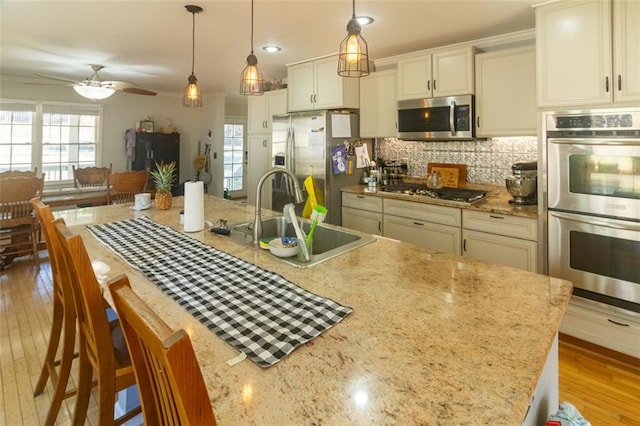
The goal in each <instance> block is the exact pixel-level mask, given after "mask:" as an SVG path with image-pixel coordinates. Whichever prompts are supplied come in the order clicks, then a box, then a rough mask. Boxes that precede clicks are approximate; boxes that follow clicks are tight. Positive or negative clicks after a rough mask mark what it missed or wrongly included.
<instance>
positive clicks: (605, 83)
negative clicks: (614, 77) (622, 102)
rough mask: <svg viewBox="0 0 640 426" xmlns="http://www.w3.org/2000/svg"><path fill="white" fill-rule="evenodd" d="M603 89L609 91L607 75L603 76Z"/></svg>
mask: <svg viewBox="0 0 640 426" xmlns="http://www.w3.org/2000/svg"><path fill="white" fill-rule="evenodd" d="M604 91H605V92H607V93H609V76H607V77H605V78H604Z"/></svg>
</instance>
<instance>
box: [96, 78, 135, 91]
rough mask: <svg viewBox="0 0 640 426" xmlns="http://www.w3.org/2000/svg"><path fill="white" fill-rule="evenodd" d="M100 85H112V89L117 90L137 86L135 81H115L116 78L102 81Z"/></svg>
mask: <svg viewBox="0 0 640 426" xmlns="http://www.w3.org/2000/svg"><path fill="white" fill-rule="evenodd" d="M100 86H102V87H110V88H112V89H115V90H124V89H128V88H130V87H136V85H135V84H133V83H129V82H127V81H115V80H113V81H112V80H108V81H102V82H101V83H100Z"/></svg>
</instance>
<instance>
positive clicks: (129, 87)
mask: <svg viewBox="0 0 640 426" xmlns="http://www.w3.org/2000/svg"><path fill="white" fill-rule="evenodd" d="M89 66H90V67H91V69H92V70H93V74H92V75H91V77H89V78H87V79H85V80H81V81H78V80H72V79H69V78H64V77H56V76H53V75H47V74H35V75H36V76H38V77H41V78H49V79H52V80H59V81H64V82H67V83H71V84H68V85H69V86H71V87H73V90H75V91H76V92H77V93H78V94H79V95H81V96H84V97H85V98H88V99H93V100H97V99H105V98H108V97H109V96H111V95H113V94H114V93H115V92H116V91H118V92H125V93H132V94H134V95H147V96H155V95H157V93H156V92H152V91H151V90H146V89H140V88H138V87H137V86H136V85H135V84H133V83H128V82H126V81H115V80H103V79H102V78H101V77H100V75H99V74H98V71H100V70H101V69H103V68H104V66H102V65H96V64H89Z"/></svg>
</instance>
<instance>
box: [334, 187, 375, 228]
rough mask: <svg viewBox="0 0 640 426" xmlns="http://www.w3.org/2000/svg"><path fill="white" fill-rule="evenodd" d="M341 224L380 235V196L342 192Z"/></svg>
mask: <svg viewBox="0 0 640 426" xmlns="http://www.w3.org/2000/svg"><path fill="white" fill-rule="evenodd" d="M342 226H343V227H344V228H350V229H355V230H356V231H360V232H364V233H367V234H374V235H382V198H379V197H372V196H368V195H361V194H353V193H349V192H343V193H342Z"/></svg>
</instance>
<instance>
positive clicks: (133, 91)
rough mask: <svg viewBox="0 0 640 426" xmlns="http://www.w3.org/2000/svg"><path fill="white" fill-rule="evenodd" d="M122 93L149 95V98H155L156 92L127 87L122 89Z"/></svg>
mask: <svg viewBox="0 0 640 426" xmlns="http://www.w3.org/2000/svg"><path fill="white" fill-rule="evenodd" d="M120 91H121V92H125V93H132V94H134V95H147V96H155V95H157V93H156V92H152V91H151V90H145V89H139V88H137V87H126V88H124V89H120Z"/></svg>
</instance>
